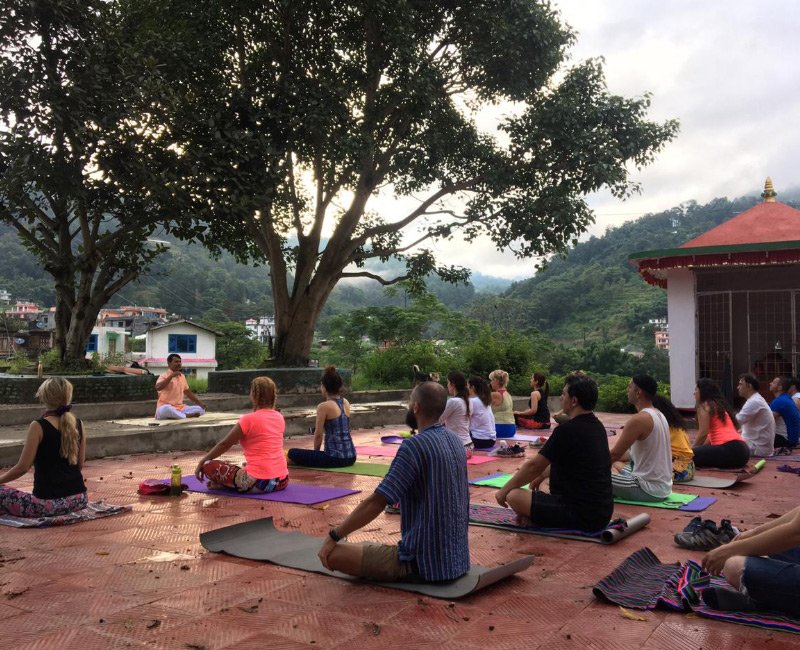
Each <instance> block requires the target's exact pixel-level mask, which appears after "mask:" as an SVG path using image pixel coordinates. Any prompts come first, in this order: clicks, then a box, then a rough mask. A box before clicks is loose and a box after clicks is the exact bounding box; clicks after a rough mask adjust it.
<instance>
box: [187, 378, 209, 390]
mask: <svg viewBox="0 0 800 650" xmlns="http://www.w3.org/2000/svg"><path fill="white" fill-rule="evenodd" d="M186 383H187V384H189V390H191V391H192V392H193V393H206V392H208V379H198V378H197V377H186Z"/></svg>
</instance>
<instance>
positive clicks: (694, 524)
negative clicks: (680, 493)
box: [683, 516, 714, 533]
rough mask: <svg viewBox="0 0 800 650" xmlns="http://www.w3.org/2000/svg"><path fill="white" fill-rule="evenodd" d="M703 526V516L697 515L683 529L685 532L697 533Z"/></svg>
mask: <svg viewBox="0 0 800 650" xmlns="http://www.w3.org/2000/svg"><path fill="white" fill-rule="evenodd" d="M707 521H711V520H710V519H709V520H707ZM711 523H712V524H713V523H714V522H713V521H711ZM702 527H703V518H702V517H699V516H698V517H695V518H694V519H692V520H691V521H690V522H689V523H688V524H687V526H686V528H684V529H683V532H684V533H696V532H697V531H698V530H700V529H701V528H702Z"/></svg>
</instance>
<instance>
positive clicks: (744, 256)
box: [630, 178, 800, 408]
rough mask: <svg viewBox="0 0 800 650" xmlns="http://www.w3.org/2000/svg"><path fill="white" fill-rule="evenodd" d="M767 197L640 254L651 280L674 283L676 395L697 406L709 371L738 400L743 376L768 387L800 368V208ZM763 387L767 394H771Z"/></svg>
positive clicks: (768, 188) (768, 189) (670, 296)
mask: <svg viewBox="0 0 800 650" xmlns="http://www.w3.org/2000/svg"><path fill="white" fill-rule="evenodd" d="M761 196H762V198H763V199H764V200H763V202H762V203H759V204H758V205H756V206H754V207H753V208H750V209H749V210H746V211H745V212H742V213H740V214H738V215H736V216H734V217H733V218H731V219H729V220H728V221H726V222H724V223H722V224H720V225H719V226H717V227H715V228H712V229H711V230H709V231H707V232H705V233H704V234H702V235H700V236H699V237H696V238H694V239H692V240H691V241H688V242H686V243H685V244H683V245H681V246H679V247H678V248H672V249H664V250H651V251H643V252H640V253H635V254H633V255H631V256H630V260H631V261H632V262H633V263H634V264H636V265H637V267H638V269H639V273H640V274H641V275H642V277H643V278H644V279H645V280H646V281H647V282H648V283H650V284H652V285H656V286H659V287H662V288H665V289H666V290H667V310H668V321H669V355H670V383H671V391H672V401H673V402H674V403H675V405H676V406H678V407H680V408H692V407H694V398H693V391H694V386H695V383H696V381H697V379H698V378H699V377H710V378H712V379H714V380H715V381H717V382H718V383H719V384H720V386H721V387H722V390H723V393H725V394H726V395H727V396H729V397H734V396H735V392H734V387H735V385H736V381H737V379H736V378H737V377H738V376H739V375H740V374H741V373H744V372H752V373H753V374H755V375H756V376H757V377H758V378H759V379H760V380H761V381H762V383H766V384H768V383H769V382H770V380H771V379H772V378H773V377H775V376H777V375H793V376H797V375H798V372H800V210H796V209H795V208H792V207H790V206H788V205H786V204H784V203H780V202H778V201H776V200H775V196H776V193H775V190H774V189H773V186H772V180H771V179H770V178H767V181H766V184H765V187H764V193H763V194H762V195H761ZM762 392H763V391H762Z"/></svg>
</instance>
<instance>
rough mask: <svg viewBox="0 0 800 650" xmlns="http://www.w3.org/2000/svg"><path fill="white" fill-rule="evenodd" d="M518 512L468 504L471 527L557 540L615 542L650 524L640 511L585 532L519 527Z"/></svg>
mask: <svg viewBox="0 0 800 650" xmlns="http://www.w3.org/2000/svg"><path fill="white" fill-rule="evenodd" d="M516 521H517V515H516V513H515V512H514V511H513V510H511V509H510V508H502V507H500V506H489V505H484V504H478V503H470V504H469V523H470V524H472V525H474V526H486V527H487V528H499V529H500V530H508V531H511V532H514V533H527V534H530V535H543V536H545V537H557V538H559V539H574V540H576V541H578V542H594V543H595V544H614V543H616V542H618V541H619V540H621V539H625V538H626V537H629V536H630V535H633V533H635V532H637V531H639V530H641V529H642V528H644V527H645V526H647V524H649V523H650V515H648V514H646V513H644V512H643V513H640V514H638V515H636V516H635V517H630V518H628V519H623V520H619V521H618V522H617V523H615V522H612V523H611V524H610V525H609V526H608V527H606V528H604V529H603V530H598V531H595V532H593V533H586V532H583V531H580V530H567V529H563V528H562V529H559V528H537V527H530V526H519V525H517V523H516Z"/></svg>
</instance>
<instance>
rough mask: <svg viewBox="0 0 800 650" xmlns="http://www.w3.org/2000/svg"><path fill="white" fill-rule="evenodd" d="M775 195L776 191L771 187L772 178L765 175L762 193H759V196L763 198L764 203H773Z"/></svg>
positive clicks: (776, 194)
mask: <svg viewBox="0 0 800 650" xmlns="http://www.w3.org/2000/svg"><path fill="white" fill-rule="evenodd" d="M776 196H778V193H777V192H776V191H775V188H774V187H772V179H771V178H770V177H769V176H767V182H766V183H764V193H763V194H762V195H761V198H762V199H764V203H775V197H776Z"/></svg>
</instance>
